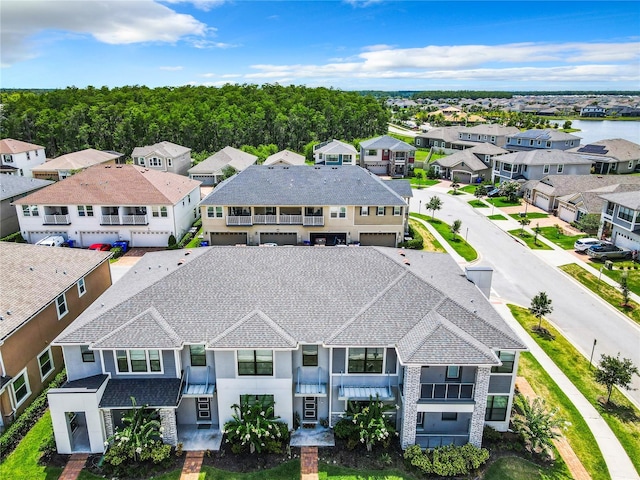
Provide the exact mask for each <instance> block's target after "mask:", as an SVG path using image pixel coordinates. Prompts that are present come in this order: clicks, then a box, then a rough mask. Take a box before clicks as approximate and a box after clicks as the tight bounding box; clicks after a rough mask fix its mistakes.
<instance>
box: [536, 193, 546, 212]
mask: <svg viewBox="0 0 640 480" xmlns="http://www.w3.org/2000/svg"><path fill="white" fill-rule="evenodd" d="M533 204H534V205H535V206H536V207H538V208H541V209H543V210H549V197H547V196H546V195H543V194H542V193H536V200H535V202H534V203H533Z"/></svg>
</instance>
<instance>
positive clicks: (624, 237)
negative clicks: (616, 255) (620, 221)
mask: <svg viewBox="0 0 640 480" xmlns="http://www.w3.org/2000/svg"><path fill="white" fill-rule="evenodd" d="M614 243H615V244H616V245H617V246H619V247H622V248H628V249H629V250H640V241H639V240H634V239H633V238H630V236H629V235H628V234H625V233H620V232H616V236H615V238H614Z"/></svg>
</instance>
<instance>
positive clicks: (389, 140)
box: [360, 135, 416, 152]
mask: <svg viewBox="0 0 640 480" xmlns="http://www.w3.org/2000/svg"><path fill="white" fill-rule="evenodd" d="M360 148H364V149H371V150H391V151H394V152H411V151H414V150H415V149H416V147H414V146H413V145H409V144H408V143H406V142H403V141H402V140H398V139H397V138H394V137H392V136H390V135H382V136H381V137H376V138H370V139H369V140H363V141H362V142H360Z"/></svg>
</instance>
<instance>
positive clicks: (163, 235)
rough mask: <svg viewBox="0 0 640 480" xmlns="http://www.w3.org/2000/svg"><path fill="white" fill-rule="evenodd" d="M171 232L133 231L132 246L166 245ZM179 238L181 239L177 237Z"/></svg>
mask: <svg viewBox="0 0 640 480" xmlns="http://www.w3.org/2000/svg"><path fill="white" fill-rule="evenodd" d="M170 235H171V232H143V231H140V232H131V246H132V247H166V246H167V245H169V236H170ZM177 240H180V239H179V238H177Z"/></svg>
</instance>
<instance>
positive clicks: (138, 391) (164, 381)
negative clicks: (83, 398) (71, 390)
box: [99, 378, 182, 408]
mask: <svg viewBox="0 0 640 480" xmlns="http://www.w3.org/2000/svg"><path fill="white" fill-rule="evenodd" d="M181 381H182V380H181V379H180V378H131V379H129V378H127V379H121V378H118V379H114V378H112V379H110V380H109V383H107V387H106V388H105V389H104V393H103V395H102V398H101V399H100V405H99V407H100V408H127V407H129V408H131V397H133V398H135V399H136V405H138V406H139V407H141V406H143V405H148V406H149V407H175V406H176V405H178V397H179V394H180V383H181Z"/></svg>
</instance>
